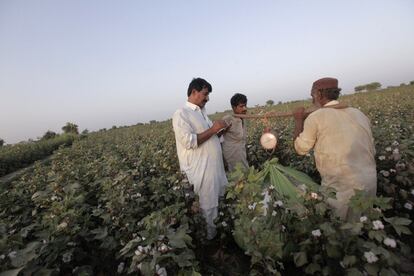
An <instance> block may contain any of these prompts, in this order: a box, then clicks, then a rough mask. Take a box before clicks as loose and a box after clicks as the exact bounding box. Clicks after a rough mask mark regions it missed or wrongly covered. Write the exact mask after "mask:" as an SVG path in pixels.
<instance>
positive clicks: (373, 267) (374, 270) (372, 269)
mask: <svg viewBox="0 0 414 276" xmlns="http://www.w3.org/2000/svg"><path fill="white" fill-rule="evenodd" d="M364 268H365V270H366V271H367V272H368V274H369V275H378V271H379V267H378V265H377V264H366V265H364Z"/></svg>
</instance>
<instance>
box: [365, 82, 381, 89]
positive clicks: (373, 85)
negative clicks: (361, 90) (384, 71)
mask: <svg viewBox="0 0 414 276" xmlns="http://www.w3.org/2000/svg"><path fill="white" fill-rule="evenodd" d="M379 88H381V83H379V82H371V83H369V84H367V85H366V89H367V90H368V91H372V90H377V89H379Z"/></svg>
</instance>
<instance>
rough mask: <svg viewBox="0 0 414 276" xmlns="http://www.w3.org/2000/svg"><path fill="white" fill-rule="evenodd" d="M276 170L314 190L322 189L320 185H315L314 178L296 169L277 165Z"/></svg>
mask: <svg viewBox="0 0 414 276" xmlns="http://www.w3.org/2000/svg"><path fill="white" fill-rule="evenodd" d="M276 168H277V169H278V170H280V171H282V172H284V173H285V174H287V175H289V176H290V177H292V178H294V179H295V180H297V181H298V182H300V183H303V184H306V185H307V186H308V187H309V188H311V189H312V190H318V188H319V187H320V185H318V184H317V183H315V182H314V181H313V180H312V178H310V177H309V176H308V175H307V174H305V173H303V172H301V171H298V170H295V169H293V168H290V167H284V166H282V165H280V164H277V165H276Z"/></svg>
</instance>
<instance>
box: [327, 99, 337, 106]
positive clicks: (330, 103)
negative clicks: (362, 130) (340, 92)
mask: <svg viewBox="0 0 414 276" xmlns="http://www.w3.org/2000/svg"><path fill="white" fill-rule="evenodd" d="M336 104H339V102H338V101H337V100H332V101H330V102H327V103H326V104H325V105H324V106H331V105H336Z"/></svg>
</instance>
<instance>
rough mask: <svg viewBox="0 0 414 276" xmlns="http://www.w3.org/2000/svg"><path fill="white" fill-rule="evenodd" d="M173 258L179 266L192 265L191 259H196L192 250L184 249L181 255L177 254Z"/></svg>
mask: <svg viewBox="0 0 414 276" xmlns="http://www.w3.org/2000/svg"><path fill="white" fill-rule="evenodd" d="M173 259H174V262H176V263H177V264H178V266H179V267H188V266H192V262H191V261H192V260H194V255H193V254H191V251H184V252H183V253H181V254H180V255H175V256H174V257H173Z"/></svg>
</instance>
